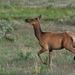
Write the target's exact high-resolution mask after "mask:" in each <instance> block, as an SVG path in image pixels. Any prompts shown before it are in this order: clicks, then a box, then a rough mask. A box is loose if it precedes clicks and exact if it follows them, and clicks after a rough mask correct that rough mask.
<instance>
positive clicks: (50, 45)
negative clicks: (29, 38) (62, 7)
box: [25, 15, 75, 66]
mask: <svg viewBox="0 0 75 75" xmlns="http://www.w3.org/2000/svg"><path fill="white" fill-rule="evenodd" d="M40 18H41V15H40V16H38V18H33V19H26V20H25V21H26V22H27V23H30V24H31V25H33V28H34V33H35V36H36V37H37V39H38V40H39V44H40V46H41V47H42V49H41V50H40V51H39V52H38V56H39V58H40V59H41V57H40V54H41V53H43V52H45V51H47V50H49V64H50V66H51V63H52V60H51V58H52V51H53V50H59V49H62V48H65V49H67V50H68V51H70V52H72V53H74V54H75V49H74V48H73V47H74V46H73V38H72V37H70V35H69V34H68V33H67V32H64V33H51V32H42V31H41V28H40V23H39V20H40ZM41 61H42V62H43V63H44V64H46V63H45V62H44V61H43V60H42V59H41Z"/></svg>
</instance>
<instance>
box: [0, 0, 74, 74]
mask: <svg viewBox="0 0 75 75" xmlns="http://www.w3.org/2000/svg"><path fill="white" fill-rule="evenodd" d="M19 1H20V0H19ZM22 1H23V6H21V7H20V5H21V4H22V2H21V1H20V3H21V4H20V3H18V4H14V3H17V2H18V1H17V0H15V1H14V0H11V2H13V4H11V2H10V1H9V2H10V3H9V4H10V6H11V7H10V6H8V4H7V3H6V0H0V2H1V3H2V4H0V27H6V28H8V27H9V28H10V29H9V30H8V32H10V33H11V36H13V38H14V41H10V40H6V39H5V38H1V39H0V75H75V61H74V60H73V57H74V54H72V53H71V52H69V51H67V50H65V49H62V50H59V51H56V50H55V51H53V57H52V60H53V65H54V67H53V71H52V70H51V69H50V67H49V65H47V66H46V65H43V64H42V63H41V61H40V59H39V57H38V56H37V53H38V51H39V50H40V49H41V47H40V46H39V42H38V40H37V39H36V37H35V36H34V30H33V27H32V26H31V25H30V24H27V23H26V22H25V21H24V20H25V19H26V18H33V17H37V16H38V15H40V14H41V15H42V19H41V21H40V23H41V24H40V25H41V29H42V30H43V31H48V32H49V31H50V32H65V31H72V32H74V33H75V9H74V2H75V1H74V0H72V1H70V0H69V1H68V4H67V6H66V7H64V8H59V7H58V8H55V7H54V6H53V5H52V6H49V5H51V4H49V2H50V3H52V4H53V3H55V4H56V5H59V4H65V2H67V0H63V1H60V0H57V1H56V0H47V1H45V0H40V3H39V0H38V1H34V2H33V4H32V2H31V1H33V0H31V1H30V0H28V1H27V0H22ZM25 3H27V4H29V5H30V6H33V5H34V7H35V5H36V7H37V6H38V5H39V6H40V5H42V8H41V7H38V8H39V9H38V8H34V7H33V8H32V7H31V8H30V7H27V4H26V5H25V6H24V4H25ZM43 3H46V6H43ZM47 4H48V6H47ZM49 7H50V8H49ZM0 29H1V28H0ZM0 31H1V30H0ZM48 54H49V53H48V51H46V52H45V53H43V54H42V55H41V56H42V58H43V59H44V60H45V61H46V62H47V63H48V64H49V58H48Z"/></svg>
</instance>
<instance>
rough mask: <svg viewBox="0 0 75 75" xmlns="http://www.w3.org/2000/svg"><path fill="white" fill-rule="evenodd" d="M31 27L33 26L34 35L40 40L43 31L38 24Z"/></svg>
mask: <svg viewBox="0 0 75 75" xmlns="http://www.w3.org/2000/svg"><path fill="white" fill-rule="evenodd" d="M33 27H34V33H35V36H36V37H37V39H38V40H39V41H40V40H41V36H42V34H43V32H42V31H41V28H40V24H39V25H36V26H33Z"/></svg>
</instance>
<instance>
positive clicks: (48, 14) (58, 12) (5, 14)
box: [0, 9, 75, 20]
mask: <svg viewBox="0 0 75 75" xmlns="http://www.w3.org/2000/svg"><path fill="white" fill-rule="evenodd" d="M40 14H41V15H42V16H43V19H45V20H58V19H64V18H67V17H69V16H72V15H75V10H74V9H13V10H12V9H5V10H1V9H0V19H5V20H11V19H23V20H24V19H26V18H31V17H36V16H38V15H40Z"/></svg>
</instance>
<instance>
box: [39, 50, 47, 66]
mask: <svg viewBox="0 0 75 75" xmlns="http://www.w3.org/2000/svg"><path fill="white" fill-rule="evenodd" d="M45 51H46V49H41V50H40V51H39V52H38V56H39V58H40V60H41V62H42V63H43V64H45V65H47V63H45V62H44V61H43V60H42V58H41V57H40V54H41V53H43V52H45Z"/></svg>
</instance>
